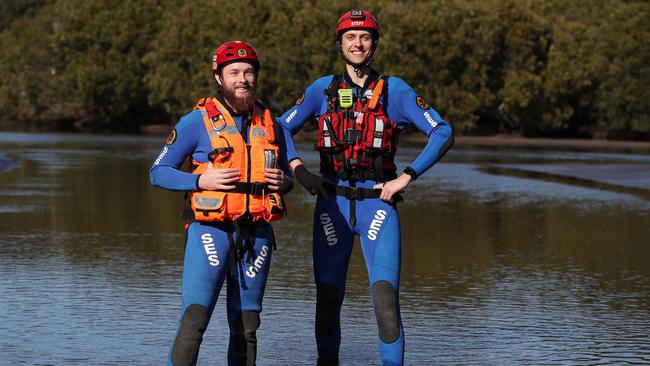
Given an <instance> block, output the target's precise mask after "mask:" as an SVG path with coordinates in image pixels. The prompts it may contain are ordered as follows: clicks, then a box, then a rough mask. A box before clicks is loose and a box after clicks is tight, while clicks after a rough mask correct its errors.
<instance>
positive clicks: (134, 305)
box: [0, 133, 650, 366]
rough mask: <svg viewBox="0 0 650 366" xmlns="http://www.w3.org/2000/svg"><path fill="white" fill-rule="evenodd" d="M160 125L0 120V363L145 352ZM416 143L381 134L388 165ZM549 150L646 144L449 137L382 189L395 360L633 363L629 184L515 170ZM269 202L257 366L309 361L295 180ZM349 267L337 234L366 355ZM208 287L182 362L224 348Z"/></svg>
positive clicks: (168, 198) (168, 281)
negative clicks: (405, 177)
mask: <svg viewBox="0 0 650 366" xmlns="http://www.w3.org/2000/svg"><path fill="white" fill-rule="evenodd" d="M163 141H164V137H134V136H96V135H67V134H22V133H0V365H57V366H62V365H162V364H164V362H165V359H166V354H167V348H168V346H169V343H170V341H171V338H172V336H173V334H174V332H175V329H176V324H177V319H178V311H179V307H180V286H181V270H182V259H183V258H182V257H183V234H182V224H183V223H182V221H181V219H180V213H181V210H182V208H183V205H184V202H183V197H182V196H183V194H182V193H179V192H168V191H163V190H160V189H156V188H153V187H151V186H150V185H149V181H148V169H149V166H150V164H151V162H152V161H153V160H154V159H155V157H156V156H157V154H158V151H159V149H160V147H161V146H162V143H163ZM301 150H302V151H306V152H305V154H304V155H303V156H304V158H305V160H306V161H307V163H308V165H310V166H311V167H312V168H315V167H316V164H317V162H316V159H317V156H316V154H315V153H313V152H309V150H310V149H309V146H308V145H307V144H305V145H303V146H301ZM418 151H419V147H417V146H412V147H408V146H406V147H401V148H400V150H399V152H398V160H399V164H398V166H399V168H400V170H401V169H403V168H404V167H405V166H406V165H408V163H409V162H411V161H412V160H413V159H414V158H415V157H416V156H417V153H418ZM567 164H576V166H578V165H579V164H589V166H590V167H597V166H598V165H599V164H602V165H607V166H615V167H619V168H620V169H619V170H623V171H625V170H626V169H627V168H626V167H627V166H626V165H625V164H629V167H631V168H632V167H636V168H635V169H638V167H641V168H647V167H648V166H650V154H648V153H647V152H645V153H643V152H631V151H623V152H617V151H585V150H580V151H575V150H574V151H570V150H566V149H557V148H556V149H553V150H550V149H541V148H537V149H521V148H518V149H513V148H479V147H471V146H457V147H455V148H454V149H452V150H451V151H450V153H449V154H448V156H447V157H446V158H445V159H444V161H443V162H441V163H440V164H438V165H436V166H435V167H434V168H433V169H431V170H430V171H429V172H427V173H426V174H425V175H424V176H422V177H420V178H419V179H418V180H417V181H416V182H414V183H413V184H412V185H411V186H410V187H409V190H408V192H407V193H406V195H405V196H406V201H405V202H404V203H403V204H401V206H400V207H399V210H400V217H401V222H402V242H403V254H402V276H401V295H400V301H401V307H402V320H403V323H404V330H405V334H406V357H405V360H406V364H408V365H503V364H517V365H519V364H525V365H530V364H562V365H565V364H572V365H582V364H584V365H594V364H607V363H611V364H642V363H650V336H649V334H650V200H649V198H648V189H645V188H643V187H641V188H635V189H630V188H629V187H627V188H626V187H625V184H621V185H620V186H619V185H617V182H616V179H615V178H614V179H610V180H608V182H607V184H605V185H602V184H598V183H594V184H590V183H589V182H588V181H585V180H579V181H575V180H571V179H561V178H558V179H554V178H553V177H552V176H548V177H547V176H539V175H530V176H529V175H527V174H526V170H528V171H531V170H535V167H536V166H537V167H545V169H550V170H553V169H554V168H558V167H565V166H566V165H567ZM513 166H515V167H517V166H521V167H524V168H525V169H524V170H523V171H521V170H520V171H519V173H515V172H513V169H512V167H513ZM540 169H541V168H540ZM576 169H579V167H577V168H576ZM556 170H557V169H556ZM646 171H647V169H646ZM641 174H643V173H641ZM637 175H638V174H637ZM642 181H643V179H642ZM648 181H650V176H648ZM646 182H647V181H646ZM288 205H289V210H290V211H289V216H288V217H287V219H286V220H284V221H282V222H280V223H278V224H277V225H275V228H276V234H277V241H278V251H277V252H276V253H274V255H273V263H272V266H271V273H270V279H269V282H268V285H267V291H266V296H265V300H264V311H263V313H262V325H261V328H260V330H259V332H258V339H259V342H258V365H260V366H264V365H314V364H315V358H316V356H315V341H314V338H313V328H314V325H313V318H314V311H315V301H314V300H315V288H314V285H313V277H312V272H311V247H310V245H311V243H310V242H311V239H310V238H311V221H312V210H313V199H312V197H311V196H309V195H308V194H306V192H305V191H304V189H302V187H297V188H296V189H295V190H294V191H293V192H292V193H291V194H290V195H289V197H288ZM367 281H368V279H367V274H366V271H365V265H364V263H363V256H362V255H361V252H360V249H359V246H358V245H355V249H354V252H353V257H352V261H351V263H350V273H349V277H348V287H347V292H346V299H345V302H344V305H343V312H342V326H343V329H342V333H343V342H342V347H341V365H379V364H380V361H379V357H378V349H377V346H376V343H375V339H376V335H377V330H376V324H375V320H374V312H373V310H372V307H371V304H370V296H369V291H368V283H367ZM224 300H225V297H222V298H221V299H220V300H219V303H218V304H217V308H216V309H215V314H214V316H213V320H212V322H211V323H210V326H209V328H208V330H207V332H206V334H205V340H204V343H203V345H202V348H201V354H200V356H199V364H200V365H222V364H225V354H226V348H227V342H228V337H227V332H228V331H227V322H226V318H225V301H224Z"/></svg>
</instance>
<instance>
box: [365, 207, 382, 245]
mask: <svg viewBox="0 0 650 366" xmlns="http://www.w3.org/2000/svg"><path fill="white" fill-rule="evenodd" d="M385 219H386V211H384V210H377V212H375V217H374V219H373V220H372V222H370V229H369V230H368V239H370V240H375V239H377V233H379V230H380V229H381V225H382V224H383V223H384V220H385Z"/></svg>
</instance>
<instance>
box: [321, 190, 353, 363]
mask: <svg viewBox="0 0 650 366" xmlns="http://www.w3.org/2000/svg"><path fill="white" fill-rule="evenodd" d="M348 214H349V203H348V201H347V200H346V199H345V198H343V197H336V199H334V197H331V198H330V200H329V201H328V202H326V201H325V200H324V199H322V198H321V197H319V198H318V201H317V203H316V210H315V212H314V225H313V239H314V248H313V251H314V252H313V255H314V277H315V281H316V345H317V347H318V365H320V366H324V365H337V364H338V356H339V347H340V344H341V325H340V312H341V305H342V304H343V296H344V294H345V279H346V276H347V271H348V264H349V262H350V254H351V252H352V243H353V239H354V236H353V234H352V230H351V229H350V226H349V217H348V216H347V215H348Z"/></svg>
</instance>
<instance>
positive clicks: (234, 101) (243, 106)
mask: <svg viewBox="0 0 650 366" xmlns="http://www.w3.org/2000/svg"><path fill="white" fill-rule="evenodd" d="M223 96H224V98H226V101H227V102H228V104H230V106H231V107H232V108H234V109H235V110H236V111H237V112H245V111H247V110H249V109H251V108H253V103H255V99H256V98H257V94H256V93H255V87H254V86H251V87H249V89H248V94H247V95H246V96H243V97H238V96H237V94H236V91H235V88H230V87H227V86H225V85H224V86H223Z"/></svg>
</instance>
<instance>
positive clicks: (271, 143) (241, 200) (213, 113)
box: [189, 98, 286, 222]
mask: <svg viewBox="0 0 650 366" xmlns="http://www.w3.org/2000/svg"><path fill="white" fill-rule="evenodd" d="M194 109H198V110H200V111H201V114H202V115H203V122H204V124H205V128H206V130H207V131H208V136H210V142H211V144H212V152H211V153H210V154H208V158H209V160H210V161H209V162H206V163H199V162H196V161H193V160H192V161H191V162H192V167H193V171H192V173H194V174H201V173H203V172H204V171H205V170H206V169H207V167H208V164H213V165H214V167H215V168H237V169H239V173H240V174H241V180H240V182H237V183H235V184H234V185H235V186H236V188H235V189H234V190H231V191H193V192H190V194H189V199H190V204H191V207H192V210H193V211H194V216H195V219H196V220H198V221H224V220H230V221H234V220H236V219H238V218H240V217H242V216H244V215H250V216H251V217H252V219H253V221H255V220H260V219H262V220H266V221H268V222H271V221H275V220H279V219H280V218H282V216H283V215H284V213H285V212H286V206H285V204H284V199H283V197H282V195H281V194H280V193H278V192H271V191H268V189H267V188H266V185H267V184H266V181H265V178H264V169H265V167H269V168H277V165H278V158H279V156H280V155H279V146H278V144H277V139H276V138H275V122H274V120H273V118H272V117H271V112H270V111H269V110H268V109H266V108H263V107H261V106H258V105H257V103H256V104H255V105H254V107H253V112H252V113H253V114H252V119H251V123H250V127H249V131H242V132H241V133H240V131H239V129H238V128H237V125H236V124H235V121H234V120H233V118H232V116H231V115H230V113H228V110H227V109H226V108H225V107H224V106H223V105H222V104H221V103H219V101H218V100H217V99H215V98H203V99H201V100H199V102H198V103H197V105H196V107H194ZM242 133H248V136H249V143H248V144H246V142H245V141H244V138H243V136H242Z"/></svg>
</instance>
